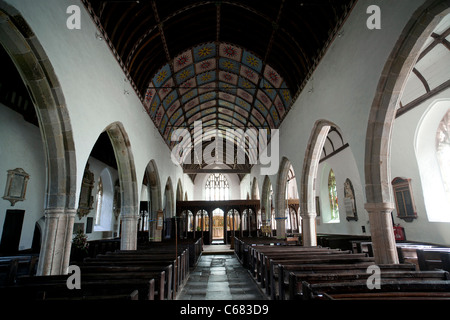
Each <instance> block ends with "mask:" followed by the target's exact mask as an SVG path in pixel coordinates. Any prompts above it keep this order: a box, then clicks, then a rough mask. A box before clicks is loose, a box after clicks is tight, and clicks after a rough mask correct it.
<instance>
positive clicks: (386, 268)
mask: <svg viewBox="0 0 450 320" xmlns="http://www.w3.org/2000/svg"><path fill="white" fill-rule="evenodd" d="M399 266H408V265H406V264H405V265H398V264H397V265H396V264H394V265H379V267H380V270H381V278H382V279H384V280H420V281H434V280H450V278H449V274H448V272H445V271H415V270H414V269H411V270H406V269H405V268H401V267H399ZM410 266H412V265H410ZM336 267H338V266H336ZM363 269H364V268H360V269H359V268H357V267H356V266H354V267H353V268H352V269H351V271H352V272H350V271H348V270H346V271H344V270H339V269H335V270H331V272H329V273H325V272H322V273H321V272H314V273H306V272H300V273H299V272H295V271H294V272H292V271H291V272H290V273H289V299H290V300H295V299H298V298H301V297H302V284H303V283H309V284H315V283H322V284H323V283H326V284H330V285H331V284H334V283H337V282H351V281H360V280H365V281H367V279H368V278H369V277H370V276H371V275H372V274H371V273H367V272H366V270H363ZM402 269H404V270H402ZM340 271H343V272H340ZM280 299H285V296H284V291H283V290H282V288H281V287H280Z"/></svg>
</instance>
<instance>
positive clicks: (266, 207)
mask: <svg viewBox="0 0 450 320" xmlns="http://www.w3.org/2000/svg"><path fill="white" fill-rule="evenodd" d="M271 191H272V183H271V182H270V178H269V176H267V175H266V176H265V177H264V182H263V186H262V194H261V219H262V223H263V224H264V225H266V223H265V222H267V221H270V220H271V217H272V194H271Z"/></svg>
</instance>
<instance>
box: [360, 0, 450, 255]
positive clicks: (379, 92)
mask: <svg viewBox="0 0 450 320" xmlns="http://www.w3.org/2000/svg"><path fill="white" fill-rule="evenodd" d="M449 8H450V1H449V0H428V1H426V2H425V3H424V4H423V5H422V6H421V7H420V8H418V10H416V12H415V13H414V14H413V16H412V17H411V19H410V20H409V22H408V23H407V24H406V26H405V28H404V29H403V31H402V34H401V35H400V38H399V40H398V41H397V43H396V45H395V46H394V48H393V50H392V52H391V54H390V56H389V58H388V60H387V62H386V64H385V66H384V69H383V72H382V76H381V78H380V80H379V82H378V87H377V89H376V94H375V98H374V101H373V103H372V106H371V110H370V114H369V121H368V125H367V134H366V151H365V190H366V199H367V203H366V204H365V209H366V210H367V211H368V213H369V221H370V226H371V235H372V242H373V251H374V256H375V261H376V263H378V264H380V263H384V264H389V263H398V255H397V250H396V247H395V239H394V234H393V232H392V227H393V226H392V219H391V212H392V210H393V209H394V204H393V196H392V190H391V184H390V182H391V172H390V145H391V135H392V129H393V124H394V120H395V113H396V106H397V105H398V102H399V100H400V98H401V95H402V90H403V88H404V86H405V83H406V81H407V79H408V75H409V74H410V72H411V70H412V69H413V67H414V65H415V63H416V61H417V58H418V57H419V54H420V50H421V48H422V47H423V45H424V44H425V41H426V40H427V38H428V37H429V36H430V34H431V32H432V31H433V30H434V28H435V27H436V26H437V24H438V23H439V22H440V20H441V19H442V18H443V17H444V16H445V15H446V14H448V13H449V12H450V9H449Z"/></svg>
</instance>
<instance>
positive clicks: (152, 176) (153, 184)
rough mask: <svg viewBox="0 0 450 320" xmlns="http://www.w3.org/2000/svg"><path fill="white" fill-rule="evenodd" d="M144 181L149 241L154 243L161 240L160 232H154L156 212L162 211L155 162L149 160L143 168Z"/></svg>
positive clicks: (159, 182)
mask: <svg viewBox="0 0 450 320" xmlns="http://www.w3.org/2000/svg"><path fill="white" fill-rule="evenodd" d="M144 175H145V176H146V180H147V181H148V192H149V199H150V206H149V208H148V214H149V221H150V222H149V227H148V230H149V233H148V236H149V240H150V241H155V240H156V239H161V231H160V230H156V218H157V214H158V211H162V194H161V181H160V179H159V173H158V167H157V165H156V161H155V160H153V159H152V160H150V161H149V163H148V164H147V167H146V168H145V173H144Z"/></svg>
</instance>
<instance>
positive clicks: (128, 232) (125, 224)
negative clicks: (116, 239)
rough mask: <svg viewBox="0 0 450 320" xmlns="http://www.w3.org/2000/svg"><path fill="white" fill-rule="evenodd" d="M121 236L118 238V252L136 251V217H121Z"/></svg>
mask: <svg viewBox="0 0 450 320" xmlns="http://www.w3.org/2000/svg"><path fill="white" fill-rule="evenodd" d="M121 219H122V235H121V237H120V250H136V249H137V224H138V216H137V215H131V214H130V215H122V216H121Z"/></svg>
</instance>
